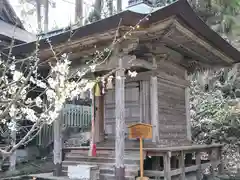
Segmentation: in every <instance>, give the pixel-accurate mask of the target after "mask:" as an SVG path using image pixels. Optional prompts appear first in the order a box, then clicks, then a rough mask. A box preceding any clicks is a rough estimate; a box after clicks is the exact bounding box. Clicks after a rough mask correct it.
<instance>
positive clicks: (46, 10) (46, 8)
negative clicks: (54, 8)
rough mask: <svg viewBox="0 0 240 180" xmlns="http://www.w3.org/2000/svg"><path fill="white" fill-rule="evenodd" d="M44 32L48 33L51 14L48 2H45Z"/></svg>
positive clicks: (46, 0)
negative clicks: (49, 15)
mask: <svg viewBox="0 0 240 180" xmlns="http://www.w3.org/2000/svg"><path fill="white" fill-rule="evenodd" d="M44 2H45V3H44V32H45V33H46V32H48V19H49V18H48V14H49V2H48V0H45V1H44Z"/></svg>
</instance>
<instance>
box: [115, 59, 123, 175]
mask: <svg viewBox="0 0 240 180" xmlns="http://www.w3.org/2000/svg"><path fill="white" fill-rule="evenodd" d="M118 65H119V70H117V71H116V76H115V79H116V85H115V116H116V135H115V158H116V162H115V179H116V180H124V179H125V166H124V150H125V104H124V103H125V92H124V86H125V75H124V69H123V64H122V58H121V57H120V59H119V62H118Z"/></svg>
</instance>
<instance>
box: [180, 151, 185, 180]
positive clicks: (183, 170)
mask: <svg viewBox="0 0 240 180" xmlns="http://www.w3.org/2000/svg"><path fill="white" fill-rule="evenodd" d="M179 164H180V165H179V166H180V168H181V169H182V171H181V175H180V176H181V180H185V179H186V178H185V153H184V152H183V151H181V154H180V161H179Z"/></svg>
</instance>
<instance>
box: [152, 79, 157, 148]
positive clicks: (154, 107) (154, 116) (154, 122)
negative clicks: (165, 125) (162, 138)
mask: <svg viewBox="0 0 240 180" xmlns="http://www.w3.org/2000/svg"><path fill="white" fill-rule="evenodd" d="M150 107H151V122H152V125H153V139H152V141H153V142H155V143H158V142H159V127H158V124H159V123H158V122H159V118H158V80H157V76H151V80H150Z"/></svg>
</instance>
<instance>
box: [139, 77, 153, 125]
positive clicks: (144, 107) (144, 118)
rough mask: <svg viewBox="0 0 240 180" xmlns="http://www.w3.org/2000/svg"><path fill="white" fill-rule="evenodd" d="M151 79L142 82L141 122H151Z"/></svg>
mask: <svg viewBox="0 0 240 180" xmlns="http://www.w3.org/2000/svg"><path fill="white" fill-rule="evenodd" d="M149 90H150V88H149V81H141V82H140V113H141V117H140V122H142V123H148V124H151V120H150V112H149V111H150V108H149V98H150V95H149V94H150V92H149Z"/></svg>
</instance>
